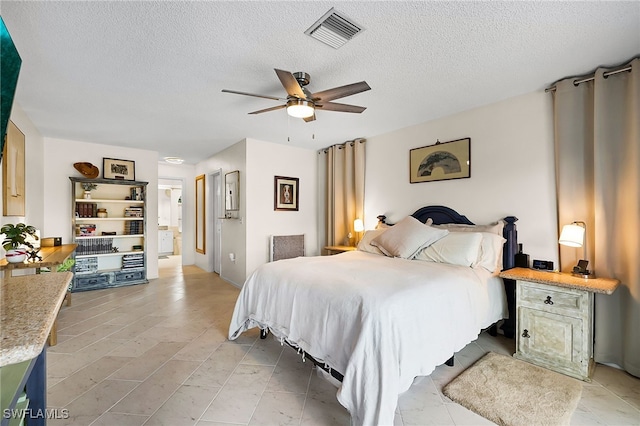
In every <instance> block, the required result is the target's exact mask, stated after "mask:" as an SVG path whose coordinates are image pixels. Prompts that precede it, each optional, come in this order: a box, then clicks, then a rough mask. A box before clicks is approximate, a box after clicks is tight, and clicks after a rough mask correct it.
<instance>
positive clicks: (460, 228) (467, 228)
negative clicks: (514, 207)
mask: <svg viewBox="0 0 640 426" xmlns="http://www.w3.org/2000/svg"><path fill="white" fill-rule="evenodd" d="M433 227H434V228H440V229H448V230H449V231H451V232H491V233H492V234H497V235H500V236H501V237H502V230H503V228H504V222H503V221H501V220H500V221H498V222H494V223H490V224H488V225H464V224H460V223H443V224H440V225H433Z"/></svg>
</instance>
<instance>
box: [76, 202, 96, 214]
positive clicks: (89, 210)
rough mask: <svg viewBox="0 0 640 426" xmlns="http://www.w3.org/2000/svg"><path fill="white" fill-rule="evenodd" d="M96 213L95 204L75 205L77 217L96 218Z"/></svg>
mask: <svg viewBox="0 0 640 426" xmlns="http://www.w3.org/2000/svg"><path fill="white" fill-rule="evenodd" d="M97 213H98V204H97V203H76V216H77V217H96V216H97Z"/></svg>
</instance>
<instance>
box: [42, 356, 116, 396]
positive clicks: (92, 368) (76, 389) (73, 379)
mask: <svg viewBox="0 0 640 426" xmlns="http://www.w3.org/2000/svg"><path fill="white" fill-rule="evenodd" d="M127 361H128V359H127V358H123V357H110V356H105V357H102V358H99V359H98V360H97V361H95V362H93V363H91V364H89V365H87V366H86V367H84V368H83V369H81V370H79V371H77V372H76V373H74V374H72V375H71V376H69V377H67V378H66V379H63V380H62V381H60V382H59V383H58V384H56V385H54V386H52V387H50V388H49V390H48V398H47V405H48V406H50V407H60V408H61V407H66V406H67V405H68V404H70V403H71V401H73V400H74V399H76V398H77V397H79V396H80V395H82V394H83V393H85V392H86V391H88V390H89V389H91V388H92V387H94V386H95V385H97V384H98V383H100V382H101V381H103V380H104V379H105V378H107V377H108V376H109V375H110V374H111V373H113V372H114V371H116V370H117V369H119V368H120V367H121V366H122V365H123V364H125V363H126V362H127Z"/></svg>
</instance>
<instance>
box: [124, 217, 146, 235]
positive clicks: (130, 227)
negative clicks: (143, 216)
mask: <svg viewBox="0 0 640 426" xmlns="http://www.w3.org/2000/svg"><path fill="white" fill-rule="evenodd" d="M143 224H144V222H143V221H142V220H130V221H128V222H125V224H124V233H125V234H126V235H136V234H143V233H144V230H143Z"/></svg>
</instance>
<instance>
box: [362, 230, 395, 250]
mask: <svg viewBox="0 0 640 426" xmlns="http://www.w3.org/2000/svg"><path fill="white" fill-rule="evenodd" d="M387 229H388V227H387V228H382V229H376V230H375V231H365V233H364V235H363V236H362V239H361V240H360V242H359V243H358V247H357V248H358V250H359V251H364V252H367V253H374V254H381V255H384V253H383V252H382V251H381V250H380V249H379V248H378V247H376V246H372V245H371V240H373V239H374V238H376V237H377V236H379V235H380V234H382V233H383V232H385V231H386V230H387Z"/></svg>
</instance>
